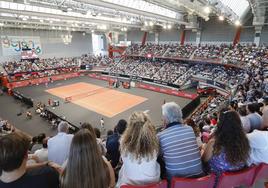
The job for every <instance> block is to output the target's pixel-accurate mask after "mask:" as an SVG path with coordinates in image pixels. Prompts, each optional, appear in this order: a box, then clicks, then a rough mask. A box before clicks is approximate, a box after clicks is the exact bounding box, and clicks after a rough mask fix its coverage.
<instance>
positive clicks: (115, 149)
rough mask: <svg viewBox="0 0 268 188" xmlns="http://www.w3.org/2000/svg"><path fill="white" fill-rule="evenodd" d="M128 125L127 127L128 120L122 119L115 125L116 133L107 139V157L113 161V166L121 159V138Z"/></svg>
mask: <svg viewBox="0 0 268 188" xmlns="http://www.w3.org/2000/svg"><path fill="white" fill-rule="evenodd" d="M126 127H127V122H126V120H124V119H120V120H119V121H118V123H117V125H116V127H115V130H114V134H113V135H111V136H109V137H108V138H107V141H106V149H107V153H106V157H107V159H108V160H109V161H111V164H112V166H113V168H115V167H116V166H117V164H118V162H119V159H120V151H119V146H120V143H119V139H120V138H121V135H122V134H123V133H124V131H125V130H126Z"/></svg>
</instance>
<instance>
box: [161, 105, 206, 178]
mask: <svg viewBox="0 0 268 188" xmlns="http://www.w3.org/2000/svg"><path fill="white" fill-rule="evenodd" d="M162 115H163V120H164V126H165V130H163V131H162V132H160V133H159V134H158V137H159V141H160V149H161V150H160V155H161V156H162V158H163V161H164V163H165V170H166V175H167V179H168V180H171V178H172V177H173V176H178V177H197V176H201V175H203V170H202V163H201V157H200V151H199V148H198V145H197V142H196V137H195V134H194V131H193V129H192V127H190V126H187V125H183V124H182V122H183V120H182V111H181V108H180V106H179V105H177V104H176V103H175V102H169V103H166V104H164V105H163V106H162Z"/></svg>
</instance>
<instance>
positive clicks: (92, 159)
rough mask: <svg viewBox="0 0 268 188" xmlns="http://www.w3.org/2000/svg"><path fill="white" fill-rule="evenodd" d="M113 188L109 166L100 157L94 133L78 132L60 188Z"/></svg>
mask: <svg viewBox="0 0 268 188" xmlns="http://www.w3.org/2000/svg"><path fill="white" fill-rule="evenodd" d="M114 186H115V178H114V172H113V169H112V166H111V164H110V163H109V162H108V161H107V160H106V159H105V158H104V157H102V156H101V153H100V152H99V149H98V146H97V144H96V137H95V135H94V133H92V132H89V131H88V130H87V129H81V130H79V131H78V132H77V133H76V134H75V135H74V137H73V140H72V144H71V147H70V154H69V158H68V161H67V166H66V168H65V169H64V170H63V173H62V178H61V188H74V187H75V188H85V187H88V188H89V187H92V188H93V187H94V188H112V187H114Z"/></svg>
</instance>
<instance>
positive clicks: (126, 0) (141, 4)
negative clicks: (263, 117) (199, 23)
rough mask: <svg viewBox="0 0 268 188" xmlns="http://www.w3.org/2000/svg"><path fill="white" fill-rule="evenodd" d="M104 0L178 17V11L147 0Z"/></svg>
mask: <svg viewBox="0 0 268 188" xmlns="http://www.w3.org/2000/svg"><path fill="white" fill-rule="evenodd" d="M103 1H105V2H109V3H113V4H117V5H121V6H125V7H129V8H133V9H137V10H142V11H145V12H151V13H154V14H158V15H162V16H166V17H170V18H176V16H177V13H176V12H174V11H172V10H169V9H166V8H163V7H160V6H157V5H155V4H152V3H149V2H146V1H144V0H135V1H134V0H103Z"/></svg>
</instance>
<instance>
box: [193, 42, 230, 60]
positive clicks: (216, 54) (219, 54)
mask: <svg viewBox="0 0 268 188" xmlns="http://www.w3.org/2000/svg"><path fill="white" fill-rule="evenodd" d="M230 48H231V46H230V45H229V46H228V45H225V44H222V45H220V46H216V45H204V46H202V45H201V46H199V47H198V48H197V50H196V51H195V54H194V58H196V59H208V60H210V59H212V60H213V59H214V60H220V59H222V58H223V57H224V56H225V55H226V54H227V53H228V52H229V50H230Z"/></svg>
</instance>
